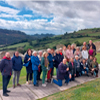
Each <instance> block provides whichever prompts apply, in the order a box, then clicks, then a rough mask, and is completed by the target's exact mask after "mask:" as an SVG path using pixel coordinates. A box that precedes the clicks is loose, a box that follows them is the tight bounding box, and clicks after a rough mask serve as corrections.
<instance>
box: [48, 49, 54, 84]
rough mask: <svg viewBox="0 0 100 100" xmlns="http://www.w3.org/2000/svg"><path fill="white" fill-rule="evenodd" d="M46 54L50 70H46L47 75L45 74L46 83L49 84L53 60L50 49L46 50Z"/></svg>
mask: <svg viewBox="0 0 100 100" xmlns="http://www.w3.org/2000/svg"><path fill="white" fill-rule="evenodd" d="M47 52H48V60H49V68H50V70H48V73H47V82H48V83H50V82H51V71H52V68H53V62H54V58H53V56H52V55H51V49H47Z"/></svg>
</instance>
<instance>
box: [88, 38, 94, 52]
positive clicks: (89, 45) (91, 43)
mask: <svg viewBox="0 0 100 100" xmlns="http://www.w3.org/2000/svg"><path fill="white" fill-rule="evenodd" d="M91 46H92V48H93V49H94V50H95V51H96V46H95V45H94V44H93V42H92V40H90V41H89V44H88V47H89V48H90V47H91Z"/></svg>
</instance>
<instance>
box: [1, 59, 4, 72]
mask: <svg viewBox="0 0 100 100" xmlns="http://www.w3.org/2000/svg"><path fill="white" fill-rule="evenodd" d="M4 66H5V63H4V60H1V61H0V71H1V72H2V70H3V68H4Z"/></svg>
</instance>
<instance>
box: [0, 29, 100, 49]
mask: <svg viewBox="0 0 100 100" xmlns="http://www.w3.org/2000/svg"><path fill="white" fill-rule="evenodd" d="M90 39H91V40H93V41H94V42H95V41H100V28H93V29H84V30H79V31H77V32H73V33H70V34H68V33H67V32H66V33H65V34H64V35H58V36H54V37H45V38H42V39H37V40H33V41H28V42H25V43H19V44H16V45H10V46H6V47H4V48H0V50H15V49H17V48H19V47H23V50H27V49H28V48H32V49H35V50H39V49H47V48H54V49H55V48H56V45H58V44H64V45H66V46H67V45H68V44H71V43H76V44H77V45H78V46H80V45H82V43H83V42H84V41H86V42H88V41H89V40H90Z"/></svg>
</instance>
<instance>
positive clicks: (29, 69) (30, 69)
mask: <svg viewBox="0 0 100 100" xmlns="http://www.w3.org/2000/svg"><path fill="white" fill-rule="evenodd" d="M31 56H32V55H31ZM31 56H29V55H28V54H26V55H25V58H24V63H28V62H29V64H28V66H27V67H26V71H27V73H32V72H33V71H32V63H31V60H30V61H28V59H29V58H31Z"/></svg>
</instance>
